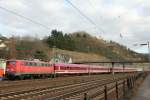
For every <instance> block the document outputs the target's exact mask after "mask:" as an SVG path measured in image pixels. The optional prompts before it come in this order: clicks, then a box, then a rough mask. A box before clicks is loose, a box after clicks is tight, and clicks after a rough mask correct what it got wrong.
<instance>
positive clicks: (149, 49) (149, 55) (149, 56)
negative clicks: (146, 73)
mask: <svg viewBox="0 0 150 100" xmlns="http://www.w3.org/2000/svg"><path fill="white" fill-rule="evenodd" d="M147 46H148V61H149V62H150V48H149V41H148V42H147Z"/></svg>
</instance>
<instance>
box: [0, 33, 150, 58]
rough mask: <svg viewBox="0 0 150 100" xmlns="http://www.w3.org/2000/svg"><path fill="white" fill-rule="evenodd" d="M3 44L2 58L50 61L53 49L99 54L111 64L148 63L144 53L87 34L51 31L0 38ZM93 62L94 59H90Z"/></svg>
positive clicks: (0, 50) (0, 53)
mask: <svg viewBox="0 0 150 100" xmlns="http://www.w3.org/2000/svg"><path fill="white" fill-rule="evenodd" d="M0 39H1V44H2V43H5V45H6V46H5V47H4V48H1V49H0V55H1V58H4V59H10V58H16V59H29V58H35V59H42V60H46V61H48V60H50V58H51V57H52V56H53V55H52V48H58V49H62V50H68V51H75V52H83V53H87V54H90V53H92V54H96V55H100V56H103V57H106V58H107V59H109V60H112V61H124V60H126V61H129V60H136V61H137V60H147V57H145V56H144V55H143V54H139V53H136V52H134V51H132V50H130V49H129V48H127V47H125V46H123V45H121V44H119V43H116V42H114V41H106V40H104V39H101V38H97V37H94V36H91V35H90V34H88V33H86V32H74V33H70V34H66V33H63V32H62V31H57V30H52V32H51V34H50V35H49V36H48V37H45V38H44V39H37V38H32V37H28V36H26V37H11V38H6V37H3V36H1V38H0ZM91 59H92V58H91Z"/></svg>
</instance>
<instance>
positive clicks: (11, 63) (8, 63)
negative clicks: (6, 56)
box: [7, 61, 16, 66]
mask: <svg viewBox="0 0 150 100" xmlns="http://www.w3.org/2000/svg"><path fill="white" fill-rule="evenodd" d="M7 65H13V66H14V65H16V61H7Z"/></svg>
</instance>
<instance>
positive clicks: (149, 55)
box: [140, 41, 150, 62]
mask: <svg viewBox="0 0 150 100" xmlns="http://www.w3.org/2000/svg"><path fill="white" fill-rule="evenodd" d="M140 45H141V46H142V45H147V49H148V61H149V62H150V47H149V41H148V42H147V43H145V44H140Z"/></svg>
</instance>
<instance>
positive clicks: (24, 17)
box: [0, 6, 50, 30]
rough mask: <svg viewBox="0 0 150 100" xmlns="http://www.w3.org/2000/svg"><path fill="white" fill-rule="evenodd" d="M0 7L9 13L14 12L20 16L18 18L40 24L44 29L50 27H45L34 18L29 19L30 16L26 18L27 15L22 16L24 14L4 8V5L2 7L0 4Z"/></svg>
mask: <svg viewBox="0 0 150 100" xmlns="http://www.w3.org/2000/svg"><path fill="white" fill-rule="evenodd" d="M0 9H2V10H4V11H6V12H9V13H11V14H14V15H16V16H18V17H20V18H23V19H25V20H28V21H30V22H32V23H34V24H37V25H40V26H42V27H44V28H45V29H48V30H50V28H49V27H47V26H46V25H44V24H42V23H39V22H37V21H34V20H32V19H30V18H28V17H26V16H24V15H21V14H19V13H17V12H15V11H12V10H9V9H7V8H4V7H2V6H0Z"/></svg>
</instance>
